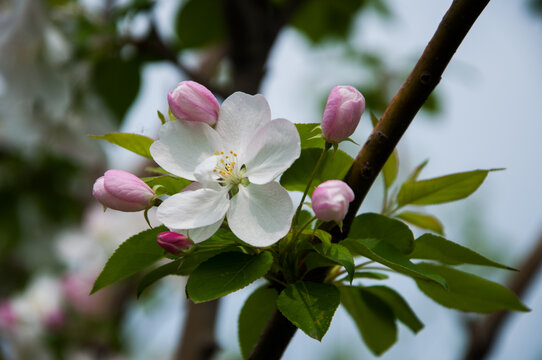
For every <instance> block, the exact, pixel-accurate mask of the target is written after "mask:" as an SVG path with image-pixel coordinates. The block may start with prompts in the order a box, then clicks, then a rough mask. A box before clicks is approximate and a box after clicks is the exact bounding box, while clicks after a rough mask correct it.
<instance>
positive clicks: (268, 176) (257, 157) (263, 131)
mask: <svg viewBox="0 0 542 360" xmlns="http://www.w3.org/2000/svg"><path fill="white" fill-rule="evenodd" d="M242 152H243V154H246V156H247V157H246V158H245V159H244V164H245V165H246V167H247V172H246V176H247V177H248V179H249V180H250V182H251V183H255V184H266V183H268V182H270V181H273V180H274V179H275V178H276V177H277V176H279V175H280V174H282V173H283V172H284V171H285V170H286V169H288V168H289V167H290V165H292V163H293V162H294V161H295V159H297V158H298V157H299V154H300V153H301V145H300V140H299V134H298V132H297V129H296V127H295V125H294V124H292V123H291V122H290V121H288V120H286V119H276V120H273V121H271V122H269V123H267V124H266V125H264V126H262V127H261V128H260V129H259V130H258V131H257V132H256V134H255V135H254V137H253V138H252V140H251V141H250V143H249V144H248V146H247V149H246V150H242Z"/></svg>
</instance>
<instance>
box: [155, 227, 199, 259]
mask: <svg viewBox="0 0 542 360" xmlns="http://www.w3.org/2000/svg"><path fill="white" fill-rule="evenodd" d="M157 242H158V245H160V246H161V247H162V248H163V249H164V250H166V251H167V252H169V253H172V254H173V255H178V254H179V253H180V252H181V251H182V250H184V249H186V248H188V247H190V246H192V245H194V243H193V242H192V241H191V240H190V239H188V238H187V237H186V236H185V235H183V234H179V233H176V232H173V231H164V232H161V233H160V234H158V239H157Z"/></svg>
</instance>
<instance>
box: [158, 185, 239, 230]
mask: <svg viewBox="0 0 542 360" xmlns="http://www.w3.org/2000/svg"><path fill="white" fill-rule="evenodd" d="M229 206H230V201H229V200H228V197H227V191H216V190H212V189H199V190H194V191H184V192H180V193H178V194H175V195H173V196H170V197H169V198H167V199H166V200H164V202H163V203H162V204H160V206H159V207H158V211H157V212H156V217H157V218H158V220H160V221H161V222H162V223H163V224H164V225H166V226H167V227H168V228H170V229H185V230H187V229H194V228H199V227H203V226H207V225H211V224H214V223H216V222H217V221H219V220H221V219H223V218H224V215H225V214H226V211H227V210H228V207H229Z"/></svg>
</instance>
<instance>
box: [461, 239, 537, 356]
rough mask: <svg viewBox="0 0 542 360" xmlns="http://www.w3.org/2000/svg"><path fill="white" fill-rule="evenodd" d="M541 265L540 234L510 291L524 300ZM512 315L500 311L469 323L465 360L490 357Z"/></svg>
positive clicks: (514, 277) (512, 281)
mask: <svg viewBox="0 0 542 360" xmlns="http://www.w3.org/2000/svg"><path fill="white" fill-rule="evenodd" d="M541 265H542V234H540V236H539V238H538V242H537V243H536V244H535V246H534V248H533V249H531V250H530V251H529V252H528V255H527V256H526V257H525V259H524V260H523V264H522V265H521V266H520V267H519V271H518V272H516V273H514V275H513V276H512V277H511V278H510V280H509V281H508V287H509V288H510V290H512V291H513V292H514V293H516V294H517V295H518V297H520V298H522V297H523V295H524V293H525V291H526V290H527V288H528V286H529V285H530V284H531V281H532V280H534V278H535V276H536V275H537V274H538V272H539V270H540V267H541ZM510 314H511V312H510V311H499V312H496V313H493V314H490V315H487V316H485V317H483V318H481V319H480V320H478V321H473V322H471V323H469V324H468V325H469V330H470V340H469V346H468V348H467V349H466V351H465V356H464V359H465V360H471V359H472V360H474V359H476V360H481V359H484V358H485V357H486V356H487V355H489V353H490V351H491V349H492V348H493V345H494V344H495V341H496V340H497V338H498V336H499V334H500V332H501V330H502V328H503V326H504V324H505V323H506V320H507V319H508V317H509V316H510Z"/></svg>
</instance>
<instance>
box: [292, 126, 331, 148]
mask: <svg viewBox="0 0 542 360" xmlns="http://www.w3.org/2000/svg"><path fill="white" fill-rule="evenodd" d="M319 126H320V124H318V123H313V124H295V127H296V128H297V132H298V133H299V138H300V139H301V149H307V148H318V149H323V148H324V145H325V143H326V142H325V140H324V139H323V138H318V137H317V136H319V135H322V129H320V128H319Z"/></svg>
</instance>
